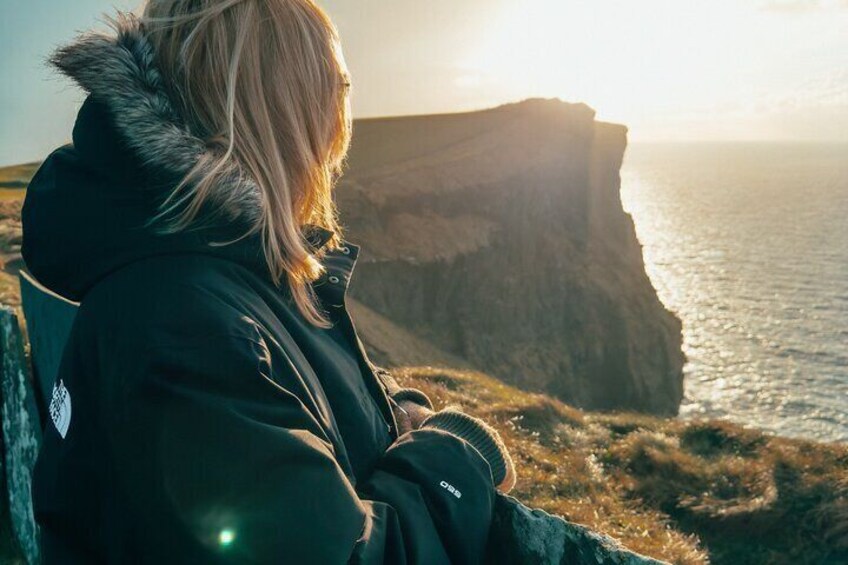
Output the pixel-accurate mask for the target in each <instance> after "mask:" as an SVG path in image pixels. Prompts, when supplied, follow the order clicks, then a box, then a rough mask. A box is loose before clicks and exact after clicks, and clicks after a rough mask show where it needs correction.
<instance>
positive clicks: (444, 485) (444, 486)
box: [439, 481, 462, 498]
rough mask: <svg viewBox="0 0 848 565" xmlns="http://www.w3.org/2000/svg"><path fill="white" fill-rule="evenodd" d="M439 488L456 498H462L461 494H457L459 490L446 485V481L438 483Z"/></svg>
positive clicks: (448, 484)
mask: <svg viewBox="0 0 848 565" xmlns="http://www.w3.org/2000/svg"><path fill="white" fill-rule="evenodd" d="M439 486H440V487H442V488H443V489H445V490H446V491H448V492H449V493H451V494H452V495H454V496H455V497H457V498H462V493H461V492H459V489H458V488H456V487H455V486H453V485H452V484H450V483H448V482H447V481H442V482H440V483H439Z"/></svg>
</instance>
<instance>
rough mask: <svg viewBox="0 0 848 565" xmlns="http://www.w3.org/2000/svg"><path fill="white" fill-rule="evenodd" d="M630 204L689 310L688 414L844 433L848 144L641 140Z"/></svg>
mask: <svg viewBox="0 0 848 565" xmlns="http://www.w3.org/2000/svg"><path fill="white" fill-rule="evenodd" d="M622 202H623V204H624V207H625V209H626V210H627V211H628V212H630V213H631V214H632V215H633V217H634V221H635V224H636V231H637V233H638V235H639V239H640V241H641V242H642V244H643V245H644V251H643V252H644V256H645V263H646V268H647V270H648V275H649V276H650V278H651V281H652V282H653V284H654V286H655V287H656V288H657V292H658V294H659V296H660V298H661V299H662V301H663V303H664V304H665V305H666V306H667V307H668V308H669V309H670V310H672V311H674V312H676V313H677V315H678V316H680V318H681V319H682V320H683V325H684V328H683V332H684V351H685V353H686V355H687V358H688V360H689V361H688V363H687V365H686V367H685V369H684V372H685V379H686V398H685V400H684V404H683V406H682V407H681V414H682V415H683V416H684V417H686V416H702V415H703V416H719V417H729V418H731V419H733V420H735V421H738V422H741V423H744V424H749V425H752V426H757V427H761V428H765V429H768V430H771V431H773V432H776V433H779V434H781V435H789V436H800V437H809V438H816V439H824V440H838V441H846V440H848V222H846V220H845V218H846V215H848V146H845V145H841V146H840V145H801V144H799V145H786V144H781V145H769V144H732V145H719V144H688V145H687V144H678V145H638V144H637V145H634V146H632V147H630V148H629V149H628V154H627V158H626V162H625V165H624V168H623V170H622Z"/></svg>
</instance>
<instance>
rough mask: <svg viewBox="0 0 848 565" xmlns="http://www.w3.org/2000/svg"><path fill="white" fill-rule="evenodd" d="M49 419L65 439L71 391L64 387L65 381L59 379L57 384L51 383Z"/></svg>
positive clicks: (68, 420) (69, 415)
mask: <svg viewBox="0 0 848 565" xmlns="http://www.w3.org/2000/svg"><path fill="white" fill-rule="evenodd" d="M50 419H51V420H53V425H54V426H56V430H58V432H59V435H60V436H62V439H65V435H66V434H67V433H68V426H70V425H71V393H69V392H68V389H66V388H65V383H64V382H62V380H61V379H59V382H58V384H54V385H53V399H52V400H50Z"/></svg>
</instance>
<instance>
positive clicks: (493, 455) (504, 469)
mask: <svg viewBox="0 0 848 565" xmlns="http://www.w3.org/2000/svg"><path fill="white" fill-rule="evenodd" d="M421 428H435V429H439V430H442V431H446V432H449V433H452V434H454V435H455V436H458V437H460V438H462V439H464V440H465V441H467V442H468V443H470V444H471V446H472V447H474V448H475V449H476V450H477V451H479V452H480V455H482V456H483V458H484V459H485V460H486V462H487V463H488V464H489V469H490V470H491V472H492V482H493V484H494V485H495V488H496V489H497V490H499V491H501V492H503V493H507V492H509V491H511V490H512V488H513V487H514V486H515V481H516V475H515V465H514V464H513V462H512V457H510V455H509V451H508V450H507V448H506V446H505V445H504V443H503V440H502V439H501V436H500V434H499V433H498V431H497V430H496V429H494V428H493V427H491V426H489V425H488V424H487V423H486V422H484V421H483V420H481V419H479V418H475V417H473V416H469V415H468V414H465V413H464V412H460V411H459V410H457V409H455V408H445V409H444V410H441V411H439V412H434V413H432V414H430V415H429V416H427V417H426V418H425V419H424V421H423V422H422V423H421Z"/></svg>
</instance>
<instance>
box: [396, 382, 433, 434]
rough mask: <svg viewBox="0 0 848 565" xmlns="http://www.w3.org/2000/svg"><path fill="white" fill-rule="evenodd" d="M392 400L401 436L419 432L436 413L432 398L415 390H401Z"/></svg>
mask: <svg viewBox="0 0 848 565" xmlns="http://www.w3.org/2000/svg"><path fill="white" fill-rule="evenodd" d="M390 399H391V400H392V401H393V402H392V408H393V410H394V413H395V420H397V423H398V433H399V434H403V433H405V432H408V431H411V430H417V429H418V428H420V427H421V423H422V422H424V420H425V419H426V418H427V417H428V416H430V415H431V414H434V413H435V412H434V411H433V403H432V402H431V401H430V398H429V397H428V396H427V395H426V394H424V393H423V392H422V391H420V390H418V389H415V388H401V389H400V390H398V391H397V392H396V393H395V394H393V395H392V396H391V397H390Z"/></svg>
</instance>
